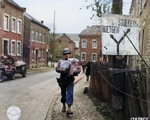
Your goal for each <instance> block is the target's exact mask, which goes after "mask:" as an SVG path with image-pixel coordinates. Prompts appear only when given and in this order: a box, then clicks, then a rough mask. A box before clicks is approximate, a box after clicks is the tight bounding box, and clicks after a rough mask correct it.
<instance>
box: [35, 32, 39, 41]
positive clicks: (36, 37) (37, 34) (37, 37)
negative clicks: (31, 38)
mask: <svg viewBox="0 0 150 120" xmlns="http://www.w3.org/2000/svg"><path fill="white" fill-rule="evenodd" d="M35 40H36V41H38V40H39V33H38V32H36V33H35Z"/></svg>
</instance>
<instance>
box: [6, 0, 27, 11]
mask: <svg viewBox="0 0 150 120" xmlns="http://www.w3.org/2000/svg"><path fill="white" fill-rule="evenodd" d="M7 2H9V3H10V4H12V5H14V6H15V7H17V8H19V9H21V10H23V11H24V9H23V8H22V7H21V6H19V5H18V4H17V3H15V2H14V1H13V0H7Z"/></svg>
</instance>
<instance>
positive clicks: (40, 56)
mask: <svg viewBox="0 0 150 120" xmlns="http://www.w3.org/2000/svg"><path fill="white" fill-rule="evenodd" d="M41 58H42V50H39V60H41Z"/></svg>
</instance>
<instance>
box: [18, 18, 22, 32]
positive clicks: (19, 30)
mask: <svg viewBox="0 0 150 120" xmlns="http://www.w3.org/2000/svg"><path fill="white" fill-rule="evenodd" d="M17 30H18V33H20V34H21V33H22V27H21V20H18V26H17Z"/></svg>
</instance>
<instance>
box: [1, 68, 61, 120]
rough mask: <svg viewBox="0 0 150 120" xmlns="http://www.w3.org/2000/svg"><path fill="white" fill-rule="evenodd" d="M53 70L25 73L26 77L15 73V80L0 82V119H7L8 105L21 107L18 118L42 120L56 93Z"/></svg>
mask: <svg viewBox="0 0 150 120" xmlns="http://www.w3.org/2000/svg"><path fill="white" fill-rule="evenodd" d="M57 76H59V74H58V73H56V72H55V70H52V71H47V72H42V73H34V74H27V77H26V78H22V76H21V75H16V78H15V80H6V81H3V82H1V83H0V120H8V117H7V115H6V112H7V109H8V108H9V107H10V106H18V107H19V108H20V109H21V117H20V118H19V120H44V119H45V117H46V113H47V109H48V107H49V104H50V103H51V101H52V99H53V97H54V95H55V94H58V92H59V91H58V85H57V82H56V77H57Z"/></svg>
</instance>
